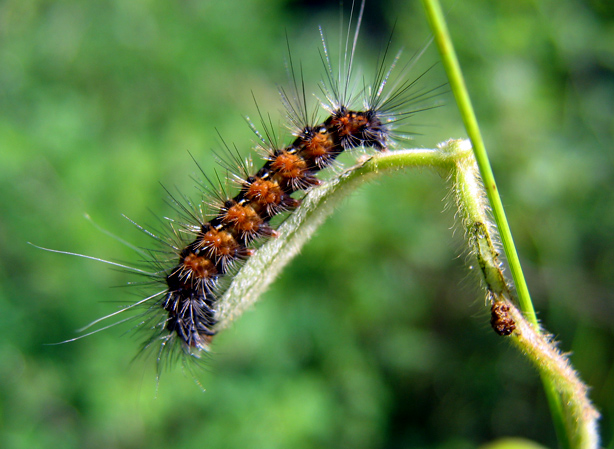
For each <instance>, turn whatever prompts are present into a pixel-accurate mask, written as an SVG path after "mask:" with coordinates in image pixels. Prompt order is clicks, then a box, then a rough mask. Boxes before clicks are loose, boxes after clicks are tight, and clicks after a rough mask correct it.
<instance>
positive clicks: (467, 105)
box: [422, 0, 571, 449]
mask: <svg viewBox="0 0 614 449" xmlns="http://www.w3.org/2000/svg"><path fill="white" fill-rule="evenodd" d="M422 2H423V4H424V9H425V11H426V15H427V18H428V20H429V24H430V26H431V30H432V31H433V34H434V37H435V41H436V43H437V46H438V48H439V52H440V54H441V58H442V61H443V65H444V67H445V70H446V73H447V75H448V79H449V81H450V86H451V88H452V92H453V93H454V97H455V98H456V102H457V105H458V108H459V110H460V113H461V116H462V118H463V122H464V123H465V129H466V130H467V134H468V136H469V138H470V139H471V142H472V145H473V148H474V154H475V159H476V161H477V164H478V167H479V169H480V174H481V175H482V180H483V182H484V187H485V189H486V193H487V195H488V199H489V201H490V205H491V207H492V212H493V216H494V219H495V222H496V223H497V226H498V228H499V233H500V235H501V243H502V244H503V250H504V252H505V256H506V258H507V261H508V264H509V267H510V271H511V272H512V277H513V279H514V283H515V286H516V293H517V295H518V302H519V304H520V309H521V310H522V312H523V313H524V315H525V316H526V317H527V319H528V320H529V322H531V323H532V324H533V325H534V326H535V327H536V328H538V323H537V317H536V315H535V309H534V308H533V303H532V302H531V297H530V295H529V289H528V287H527V284H526V281H525V278H524V274H523V272H522V268H521V266H520V259H519V258H518V253H517V251H516V247H515V245H514V241H513V239H512V233H511V231H510V228H509V224H508V222H507V218H506V216H505V211H504V210H503V204H502V203H501V198H500V196H499V193H498V190H497V185H496V183H495V179H494V175H493V172H492V169H491V167H490V162H489V160H488V154H487V153H486V147H485V146H484V141H483V139H482V135H481V133H480V129H479V127H478V123H477V119H476V116H475V113H474V111H473V106H472V104H471V100H470V98H469V93H468V92H467V88H466V86H465V81H464V79H463V75H462V72H461V69H460V64H459V62H458V58H457V57H456V52H455V51H454V46H453V44H452V40H451V38H450V33H449V32H448V27H447V25H446V22H445V19H444V16H443V12H442V10H441V6H440V4H439V2H438V1H437V0H422ZM541 378H542V383H543V385H544V391H545V394H546V398H547V400H548V404H549V406H550V412H551V414H552V419H553V421H554V426H555V429H556V432H557V436H558V438H559V442H560V444H561V446H562V447H563V448H564V449H568V448H570V447H571V445H570V436H569V434H568V431H566V427H565V419H564V412H563V406H562V403H561V397H560V396H559V394H558V393H557V391H556V388H555V386H554V385H553V383H552V381H551V380H550V379H549V378H548V377H545V376H544V375H543V374H542V375H541Z"/></svg>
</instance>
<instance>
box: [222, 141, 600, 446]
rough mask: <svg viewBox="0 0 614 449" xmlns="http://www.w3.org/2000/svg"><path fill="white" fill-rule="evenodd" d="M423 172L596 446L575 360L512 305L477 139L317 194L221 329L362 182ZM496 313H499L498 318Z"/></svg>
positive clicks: (514, 325) (255, 264) (581, 439)
mask: <svg viewBox="0 0 614 449" xmlns="http://www.w3.org/2000/svg"><path fill="white" fill-rule="evenodd" d="M411 167H423V168H434V169H436V170H437V171H439V173H440V174H441V175H442V176H444V177H447V178H448V179H450V181H451V189H452V193H453V196H454V197H455V199H456V202H457V207H458V210H459V213H458V214H457V216H459V217H460V218H461V223H462V226H463V228H464V231H465V236H466V239H467V244H468V245H467V247H468V251H469V253H470V254H471V255H472V256H474V258H475V260H476V262H477V264H478V265H479V267H480V274H481V278H482V280H483V283H484V286H485V288H486V291H487V293H488V298H489V299H490V300H491V301H492V302H493V305H499V306H500V305H501V304H503V305H505V307H507V308H505V309H501V308H499V309H498V310H505V311H507V315H508V316H506V317H505V318H506V319H507V320H508V321H506V322H507V323H511V326H508V330H510V331H509V333H500V334H501V335H510V334H511V336H510V337H509V338H510V339H511V340H512V342H513V343H514V345H515V346H516V347H517V348H518V349H520V350H521V352H522V354H523V355H525V356H526V357H527V358H528V359H529V360H530V361H531V362H532V363H533V364H534V365H535V366H536V368H537V369H538V370H539V372H540V373H541V375H542V378H547V379H549V381H550V382H551V383H552V385H553V388H555V393H556V394H557V397H558V395H559V394H560V396H561V397H562V398H563V399H564V401H563V402H564V404H565V406H564V407H562V408H561V416H562V417H563V419H564V420H563V422H564V424H565V428H566V434H567V435H569V441H570V444H571V446H570V447H573V448H596V447H597V444H598V438H597V430H596V429H597V426H596V420H597V418H598V413H597V411H596V410H595V409H594V408H593V406H592V405H591V403H590V401H589V400H588V397H587V388H586V386H584V384H582V382H581V381H580V380H579V378H578V376H577V374H576V372H575V371H574V370H573V369H572V367H571V365H570V364H569V361H568V360H567V358H566V357H565V356H564V355H562V354H561V353H560V352H559V351H558V349H557V348H556V345H555V344H554V342H553V341H552V339H551V338H550V337H549V336H547V335H545V334H544V333H542V332H541V331H540V329H539V328H538V327H536V326H535V325H534V324H533V323H532V322H531V321H530V320H528V319H527V318H526V316H525V315H524V313H521V312H520V311H519V310H518V309H517V308H516V307H515V305H514V304H513V302H512V294H511V291H512V288H511V283H510V282H508V281H507V279H506V278H505V276H504V274H503V272H502V269H501V263H500V262H499V254H498V252H497V251H496V248H495V245H496V242H497V241H498V235H497V233H496V227H495V226H494V224H493V223H492V222H491V220H490V219H489V205H488V201H487V200H486V198H485V194H484V187H483V186H482V182H481V180H480V176H479V172H478V169H477V166H476V163H475V158H474V156H473V152H472V147H471V144H470V142H469V141H466V140H465V141H454V140H450V141H448V142H445V143H443V144H441V145H440V146H439V148H437V149H429V150H427V149H415V150H401V151H393V152H385V153H378V154H377V155H375V156H373V157H370V158H367V159H365V160H363V161H362V162H361V163H359V164H358V165H356V166H355V167H352V168H350V169H348V170H346V171H345V172H343V173H341V174H339V175H337V176H335V177H333V178H332V179H331V180H330V181H327V182H326V183H325V184H323V185H321V186H319V187H317V188H314V189H312V190H311V191H310V192H309V193H308V194H307V195H306V196H305V198H304V199H303V202H302V204H301V205H300V206H299V208H298V209H297V210H296V211H294V212H293V213H292V214H291V215H290V216H289V217H288V219H287V220H286V221H285V222H284V223H283V224H282V225H281V226H280V227H279V229H278V233H279V235H278V237H277V238H275V239H271V240H269V241H268V242H266V243H265V244H264V245H262V247H260V249H258V251H257V252H256V254H255V255H254V256H252V257H250V259H248V261H247V262H246V263H245V265H243V267H242V268H241V269H240V270H239V271H238V273H237V274H236V276H234V277H233V280H232V282H231V284H230V285H229V286H228V288H227V290H226V291H225V292H224V294H223V295H222V296H221V298H220V301H219V307H218V310H217V312H216V318H217V320H218V326H217V329H218V330H220V329H223V328H225V327H228V325H229V324H230V323H231V322H232V321H233V320H234V319H236V318H237V317H238V316H239V315H241V314H242V313H243V312H244V311H245V310H246V309H247V308H249V307H250V306H251V305H252V304H253V303H254V302H255V301H256V300H257V299H258V297H259V296H260V295H261V294H262V293H263V292H264V290H266V288H267V287H268V286H269V285H270V283H271V282H273V280H274V279H275V277H276V276H277V274H278V273H279V272H280V271H281V270H282V269H283V267H284V266H285V265H286V264H287V263H288V262H289V261H290V260H291V259H292V257H294V256H295V255H296V254H297V253H298V251H299V250H300V248H301V247H302V246H303V245H304V244H305V242H306V241H307V240H308V239H309V237H310V236H311V235H312V234H313V233H314V232H315V230H316V229H317V227H318V226H319V225H320V224H321V223H322V222H323V221H324V220H325V218H326V217H327V216H328V215H329V214H330V213H332V212H333V210H334V209H335V207H336V206H337V204H339V202H340V201H341V200H342V199H343V198H345V197H346V196H347V195H348V194H349V193H351V192H352V191H354V190H355V189H356V188H357V187H358V186H359V185H361V184H362V183H364V182H366V181H368V180H371V179H373V178H375V177H377V176H379V175H382V174H384V173H389V172H392V171H396V170H401V169H406V168H411ZM494 310H495V309H494V308H493V314H494Z"/></svg>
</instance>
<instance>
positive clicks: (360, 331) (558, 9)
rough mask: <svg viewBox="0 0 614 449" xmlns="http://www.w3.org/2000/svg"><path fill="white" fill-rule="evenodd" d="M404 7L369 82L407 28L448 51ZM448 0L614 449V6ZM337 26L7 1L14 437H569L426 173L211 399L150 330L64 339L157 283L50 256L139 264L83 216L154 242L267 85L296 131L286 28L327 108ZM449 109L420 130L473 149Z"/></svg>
mask: <svg viewBox="0 0 614 449" xmlns="http://www.w3.org/2000/svg"><path fill="white" fill-rule="evenodd" d="M335 3H336V2H335ZM371 3H378V2H371ZM382 4H383V6H382V8H383V9H378V8H377V7H376V5H369V7H370V8H371V10H370V11H369V12H368V14H367V20H366V22H365V32H364V33H363V35H362V39H361V42H362V43H363V44H364V46H363V49H364V52H363V54H361V55H360V57H359V65H361V66H364V67H365V68H366V69H370V68H372V67H373V66H374V62H373V61H372V59H374V57H375V56H376V55H377V50H378V48H379V44H380V43H381V42H384V40H385V39H386V37H387V36H388V34H389V32H390V29H391V27H392V25H393V23H394V21H395V20H396V19H397V18H398V22H397V27H396V30H395V41H397V42H398V43H399V45H405V46H408V43H409V45H412V44H413V45H414V46H415V47H419V46H420V45H421V44H422V42H424V41H425V40H426V39H427V37H428V31H427V27H426V21H425V19H424V15H423V12H422V11H421V6H420V5H419V4H418V3H417V2H416V4H415V5H407V4H405V2H402V4H394V3H385V2H382ZM448 8H449V13H448V21H449V25H450V28H451V30H452V36H453V38H454V40H455V45H456V46H457V50H458V51H459V57H460V61H461V64H462V66H463V70H464V71H465V76H466V78H467V83H468V86H469V90H470V91H471V93H472V99H473V101H474V103H475V106H476V109H477V115H478V119H479V120H480V124H481V126H482V127H483V132H484V135H485V139H486V143H487V146H488V148H489V153H490V154H491V160H492V163H493V169H494V172H495V175H496V177H497V181H498V186H499V190H500V191H501V193H502V196H503V201H504V204H505V207H506V211H507V214H508V217H509V219H510V224H511V228H512V231H513V233H514V237H515V240H516V243H517V245H518V248H519V253H520V255H521V258H522V262H523V267H524V269H525V272H526V275H527V277H528V282H529V286H530V288H531V292H532V295H533V300H534V302H535V304H536V309H537V310H538V311H539V313H538V317H539V318H540V319H541V320H542V321H543V322H544V324H545V326H546V328H548V329H549V330H551V331H552V332H554V333H555V334H556V335H557V337H558V338H559V339H560V340H561V341H563V342H564V346H563V347H562V348H561V349H562V350H563V351H573V355H572V362H573V364H574V366H575V367H576V368H577V369H578V370H579V371H580V373H581V375H582V377H583V378H584V380H586V381H587V383H588V384H590V385H591V386H592V387H593V389H592V391H591V393H590V394H591V397H592V399H593V400H594V402H595V403H596V405H597V407H598V408H599V409H600V411H601V412H602V415H603V418H602V423H601V424H602V435H603V441H604V444H607V443H608V442H609V441H610V440H611V439H612V432H613V428H614V426H613V425H612V422H613V419H614V418H613V417H614V414H613V413H614V410H613V409H612V404H614V394H613V393H612V391H613V389H612V385H614V371H613V370H612V368H611V367H612V364H613V362H614V360H613V358H614V357H613V352H612V349H611V348H612V347H613V344H614V341H613V340H614V338H613V335H612V334H613V332H612V324H611V323H612V322H614V319H613V316H612V315H613V313H614V312H613V308H612V304H613V303H614V295H613V293H612V292H614V288H613V287H614V276H612V273H614V266H613V265H614V262H613V261H614V242H613V237H612V236H614V229H613V228H614V215H613V214H614V212H613V211H614V204H612V203H613V200H612V193H611V192H612V187H613V186H614V173H613V171H614V170H613V167H614V164H613V163H612V162H613V161H612V154H613V153H612V151H611V149H612V147H613V146H614V145H613V142H614V139H613V136H612V133H613V129H614V126H612V116H613V111H612V105H613V104H614V80H613V79H614V77H613V76H612V71H613V69H612V60H614V54H613V50H612V46H611V44H610V42H611V36H612V31H611V30H612V26H613V22H612V17H614V14H613V12H612V10H611V7H610V6H607V5H606V3H603V2H601V3H599V2H592V3H591V2H587V3H581V2H577V1H572V0H566V1H561V2H541V3H540V4H539V5H538V4H536V3H534V2H524V1H520V2H473V3H467V2H465V3H462V4H460V3H458V4H455V5H454V4H452V5H448ZM609 8H610V9H609ZM337 17H338V16H337V7H336V6H335V5H333V6H331V7H330V8H329V9H326V10H316V9H306V8H305V7H302V6H300V5H298V4H296V3H292V4H290V3H284V2H269V1H267V2H264V1H263V0H260V1H255V0H254V1H251V2H247V1H245V2H240V3H239V2H196V1H183V2H163V1H156V0H150V1H135V2H120V1H116V2H112V1H102V0H99V1H96V0H93V1H89V2H79V1H76V0H65V1H53V2H52V1H35V0H31V1H21V0H19V1H17V0H5V1H4V2H2V3H0V39H1V41H0V89H1V90H0V167H1V168H0V210H1V211H2V215H1V218H0V252H1V253H2V256H3V257H2V260H1V261H0V286H1V287H0V323H1V326H0V328H1V329H2V331H1V332H2V336H1V337H0V410H1V414H0V446H1V447H3V448H4V447H6V448H11V449H12V448H26V447H27V448H31V447H66V448H72V447H74V448H77V447H78V448H82V447H118V448H131V447H149V448H157V447H160V448H162V447H180V448H190V447H203V446H209V447H215V448H218V447H219V448H224V447H227V448H232V447H266V448H275V447H280V448H282V447H283V448H287V447H292V448H300V447H353V448H361V447H396V446H398V447H438V448H447V447H454V448H464V447H475V446H476V445H479V444H483V443H486V442H488V441H491V440H494V439H495V438H498V437H501V436H506V435H514V436H522V437H525V438H529V439H531V440H535V441H537V442H539V443H540V444H543V445H545V446H548V447H553V446H554V445H555V436H554V433H553V430H552V426H551V423H550V418H549V415H548V411H547V405H546V403H545V399H544V398H543V395H542V393H541V389H540V386H539V382H538V378H537V376H536V375H535V373H534V372H533V370H532V368H531V367H530V366H528V364H526V363H525V362H523V361H522V360H521V359H520V358H519V357H518V356H517V355H516V354H515V353H514V351H513V350H512V349H510V348H508V347H507V346H506V345H504V344H502V342H501V341H500V338H499V337H497V336H496V335H494V333H493V332H492V331H491V330H490V329H489V327H488V324H487V323H488V317H487V316H486V315H485V314H484V313H483V312H482V309H483V304H482V299H481V295H480V293H479V292H478V291H477V290H476V289H475V288H474V287H473V285H474V284H475V282H474V281H475V280H474V279H473V278H470V279H468V280H467V279H466V272H467V269H466V267H465V266H464V264H463V261H462V259H458V258H456V255H457V254H458V252H459V247H460V244H456V243H455V242H460V236H457V237H456V240H454V239H452V238H451V237H450V231H449V229H448V228H449V227H450V226H451V225H452V223H453V217H452V213H451V212H449V211H447V212H445V213H444V214H441V213H440V212H441V210H442V208H443V206H442V203H441V199H442V198H443V197H444V195H445V186H444V183H443V182H442V181H441V180H440V179H438V178H437V176H433V175H432V174H431V173H427V172H425V173H414V172H412V173H408V174H397V175H393V176H390V177H389V178H386V179H384V180H382V181H380V182H378V183H376V184H374V185H369V186H365V187H363V188H361V189H360V191H359V192H358V193H356V194H355V195H353V196H352V198H350V199H349V200H348V201H347V202H346V204H344V205H343V206H342V207H340V208H339V210H338V211H337V213H336V214H334V215H333V216H332V217H331V219H330V220H329V221H328V222H327V223H326V224H325V225H324V227H322V228H321V229H320V230H319V231H318V233H317V235H316V237H315V238H314V239H313V240H312V241H311V242H310V243H309V244H308V245H307V246H306V247H305V249H304V250H303V252H302V254H301V255H300V257H298V258H297V259H295V260H294V261H293V263H292V264H291V265H290V266H289V267H288V269H287V270H286V271H285V272H284V273H283V274H282V276H281V277H280V278H279V280H278V281H277V282H276V283H275V284H274V285H273V287H272V288H271V290H270V291H269V292H268V293H267V294H266V295H265V296H266V297H265V298H264V299H263V301H261V302H260V303H259V304H258V306H257V307H256V308H255V309H254V311H253V312H250V313H247V314H245V315H244V316H243V317H242V318H241V319H240V320H238V321H237V322H236V323H235V325H234V326H233V327H231V328H230V329H228V330H227V331H225V332H224V333H223V334H222V335H220V336H219V339H217V340H216V342H215V346H214V348H215V351H216V354H214V355H213V357H212V359H211V361H210V366H211V368H210V370H209V371H207V372H205V373H204V374H203V375H202V376H201V382H202V383H203V385H204V387H205V388H206V389H207V392H206V393H200V392H199V390H198V387H197V386H195V385H194V384H193V382H192V380H191V379H190V378H189V377H186V376H183V375H182V373H181V372H180V370H176V371H175V372H171V373H167V374H166V375H164V376H163V377H162V380H161V382H160V386H159V389H158V392H157V398H156V399H154V397H156V386H155V380H154V377H155V371H154V368H153V361H152V360H149V361H148V362H149V363H147V362H142V361H141V360H137V361H135V362H133V363H131V358H132V357H133V354H134V353H135V352H136V349H137V348H138V339H137V338H132V337H131V336H132V335H133V334H132V333H130V332H127V334H124V333H125V332H126V331H129V329H130V326H129V325H124V326H120V327H117V328H115V329H112V330H109V331H105V332H102V333H100V334H98V335H96V336H93V337H89V338H86V339H83V340H81V341H78V342H75V343H71V344H67V345H61V346H43V345H44V344H45V343H53V342H57V341H61V340H64V339H67V338H71V337H73V336H75V333H74V329H77V328H79V327H81V326H83V325H84V324H86V323H88V322H89V321H91V320H93V319H95V318H98V317H99V316H101V315H104V314H106V313H109V312H112V311H114V310H116V307H117V306H119V305H122V304H127V303H130V302H131V301H132V300H134V299H137V298H138V297H139V296H136V295H132V294H140V290H139V289H138V288H127V289H110V288H108V287H109V286H115V285H123V284H125V283H126V282H127V281H129V280H131V278H130V276H128V275H126V274H124V273H121V272H116V271H113V270H109V268H108V266H104V265H102V264H96V263H94V262H89V261H85V260H83V259H77V258H70V257H63V256H59V255H57V254H50V253H45V252H42V251H39V250H36V249H35V248H33V247H31V246H28V245H27V244H26V242H27V241H32V242H34V243H36V244H40V245H43V246H47V247H52V248H57V249H62V250H68V251H76V252H81V253H85V254H90V255H95V256H99V257H102V258H107V259H113V260H121V261H129V262H133V261H135V260H138V256H136V255H135V254H134V253H133V252H132V251H131V250H130V249H129V248H127V247H125V246H123V245H121V244H120V243H119V242H117V241H116V240H114V239H112V238H109V237H108V236H106V235H104V234H103V233H101V232H99V231H98V230H97V229H95V228H93V227H92V226H91V225H90V224H89V223H88V222H87V221H86V220H84V219H83V218H82V215H83V214H84V213H86V212H87V213H89V214H90V215H91V216H92V217H93V219H94V220H95V221H96V222H97V223H99V224H100V225H102V226H103V227H105V228H106V229H109V230H110V231H112V232H113V233H115V234H118V235H120V236H121V237H122V238H124V239H125V240H127V241H128V242H131V243H134V244H137V245H139V246H150V241H149V239H147V237H146V236H144V235H142V234H140V233H139V232H138V231H136V230H135V229H134V227H132V226H131V225H130V224H129V223H128V222H126V221H125V220H123V219H122V218H121V215H120V214H122V213H125V214H126V215H128V216H129V217H130V218H132V219H134V220H136V221H137V222H139V223H141V224H144V225H147V224H153V225H154V227H155V225H157V221H156V220H157V219H156V218H154V217H158V216H159V217H161V216H165V215H166V216H172V214H173V212H172V211H171V210H170V208H169V207H168V206H167V205H166V204H165V203H164V198H165V193H164V192H163V191H162V189H161V188H160V187H159V182H162V183H163V184H165V185H166V186H169V187H172V186H174V185H177V186H178V187H179V188H180V189H181V190H182V191H183V192H186V193H188V194H192V193H194V194H196V191H195V190H194V188H193V186H194V183H193V181H192V180H191V179H190V176H191V175H192V174H194V173H195V172H196V171H197V169H196V167H195V166H194V164H193V162H192V160H191V158H190V156H189V154H188V151H189V152H191V153H192V154H193V155H194V156H195V158H196V159H197V160H198V161H199V163H201V164H202V165H203V166H205V167H206V168H207V169H208V170H212V168H213V167H212V157H211V151H210V149H211V148H218V147H219V145H218V138H217V134H216V128H217V129H219V130H220V132H221V134H222V135H223V136H224V137H225V138H226V139H227V140H228V141H230V142H235V143H236V144H237V145H238V146H239V148H240V149H241V150H242V151H245V152H247V150H248V148H249V146H250V144H249V142H251V139H252V136H251V135H250V131H249V129H248V127H247V126H246V125H245V124H244V121H243V119H242V117H241V116H242V115H243V114H248V115H251V116H254V115H255V107H254V106H253V103H252V99H251V92H252V91H253V92H254V93H255V95H256V97H257V99H258V102H259V105H260V107H261V109H262V110H263V111H267V112H270V113H271V114H272V116H273V117H274V118H275V119H276V118H277V117H280V122H281V121H282V120H281V114H277V113H276V111H278V110H279V109H280V106H279V102H278V101H277V94H276V88H275V83H284V80H285V73H284V69H283V56H284V51H285V37H284V36H285V34H284V33H285V30H287V31H288V35H289V37H290V41H291V44H292V47H293V55H295V56H296V57H297V58H301V59H303V60H305V61H307V62H308V63H306V64H305V65H304V67H305V70H306V77H307V79H308V80H310V81H312V83H311V85H312V86H313V87H314V89H313V90H314V92H315V91H316V89H315V83H316V81H317V80H318V79H319V76H320V75H321V70H320V67H319V65H318V64H319V63H318V56H317V49H318V36H317V25H318V24H323V25H324V26H325V29H326V28H327V27H328V29H331V28H334V26H335V24H336V23H337ZM333 35H334V32H332V33H331V36H333ZM303 45H304V46H303ZM426 60H427V61H426V62H427V65H428V63H432V62H434V61H436V60H437V56H436V52H435V51H432V52H430V54H428V55H426ZM438 71H439V72H441V69H440V68H436V69H435V72H433V75H432V76H433V77H434V78H437V77H439V79H443V75H442V74H441V73H437V72H438ZM436 83H437V80H435V79H434V80H433V84H434V85H436ZM446 102H447V103H448V106H446V107H444V108H440V109H437V110H435V111H431V112H429V113H425V114H424V115H421V116H419V117H416V119H415V120H414V122H417V123H419V124H421V125H424V126H421V127H419V128H418V129H417V130H418V132H420V133H422V134H423V135H422V136H418V138H417V140H416V141H415V142H413V143H411V146H425V147H432V146H433V145H434V144H435V143H437V142H439V141H442V140H445V139H447V138H449V137H463V136H464V132H463V130H462V123H461V121H460V120H459V118H458V116H457V113H456V110H455V108H454V107H452V106H451V105H452V103H453V100H452V99H451V98H448V99H446ZM149 210H151V211H153V212H154V214H155V215H152V214H151V213H150V212H149Z"/></svg>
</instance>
